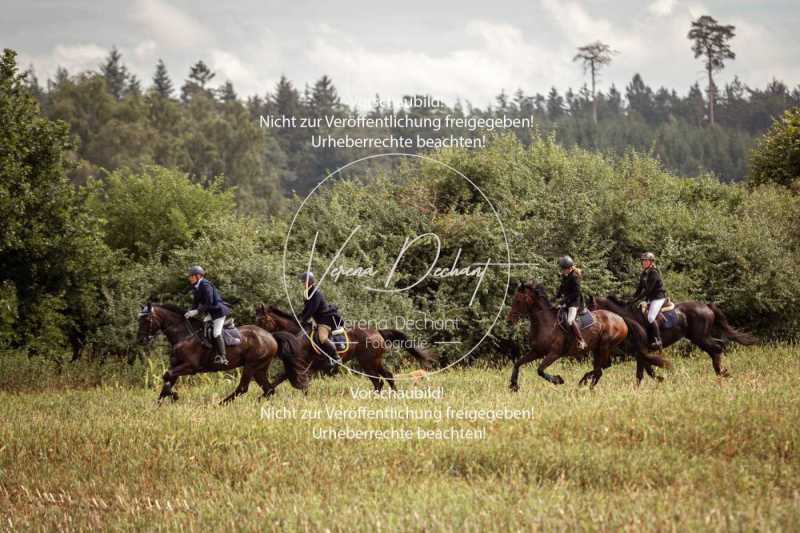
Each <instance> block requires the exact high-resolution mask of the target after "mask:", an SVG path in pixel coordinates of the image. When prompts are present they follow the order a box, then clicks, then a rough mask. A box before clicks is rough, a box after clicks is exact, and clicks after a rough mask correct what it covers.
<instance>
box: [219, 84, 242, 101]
mask: <svg viewBox="0 0 800 533" xmlns="http://www.w3.org/2000/svg"><path fill="white" fill-rule="evenodd" d="M217 98H219V101H220V102H222V103H229V102H235V101H236V99H237V98H238V96H237V94H236V91H235V90H234V88H233V83H232V82H231V80H226V81H225V83H223V84H222V85H221V86H220V87H219V88H218V89H217Z"/></svg>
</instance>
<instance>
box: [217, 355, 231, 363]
mask: <svg viewBox="0 0 800 533" xmlns="http://www.w3.org/2000/svg"><path fill="white" fill-rule="evenodd" d="M214 364H215V365H221V366H228V365H229V364H230V361H228V358H227V357H225V356H224V355H219V354H218V355H215V356H214Z"/></svg>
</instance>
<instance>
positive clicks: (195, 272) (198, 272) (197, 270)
mask: <svg viewBox="0 0 800 533" xmlns="http://www.w3.org/2000/svg"><path fill="white" fill-rule="evenodd" d="M189 275H190V276H205V275H206V271H205V270H203V267H201V266H200V265H195V266H193V267H191V268H190V269H189Z"/></svg>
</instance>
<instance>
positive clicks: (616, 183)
mask: <svg viewBox="0 0 800 533" xmlns="http://www.w3.org/2000/svg"><path fill="white" fill-rule="evenodd" d="M110 60H111V62H110V64H109V65H107V66H106V67H109V68H105V69H104V71H103V72H102V73H84V74H81V75H78V76H75V77H69V76H61V77H60V78H61V80H60V81H58V80H56V82H54V84H53V85H52V86H51V87H50V89H49V90H48V91H46V94H42V92H41V91H39V90H37V89H36V87H37V85H36V84H35V83H32V82H31V81H30V79H29V77H26V76H25V75H24V74H23V73H21V72H20V71H19V68H18V67H17V65H16V59H15V53H14V52H13V51H11V50H6V51H5V52H4V54H3V57H2V60H0V121H2V123H3V125H4V127H3V130H2V133H0V170H1V171H2V176H1V177H2V179H0V210H2V212H3V217H2V219H0V238H1V239H2V240H1V241H0V273H1V274H2V277H1V278H0V347H14V348H17V349H24V350H26V351H27V352H28V353H31V354H37V353H38V354H44V355H48V356H52V357H55V358H61V357H62V356H63V354H64V349H65V347H67V346H69V344H70V343H72V344H73V345H74V346H75V347H84V346H90V347H91V348H92V351H93V352H94V353H96V354H103V353H113V354H122V353H129V352H130V351H131V350H135V349H136V348H135V346H136V345H135V331H136V325H137V319H136V316H137V312H138V310H139V308H140V306H141V305H142V304H143V303H144V302H146V301H147V300H148V299H153V300H156V301H166V302H172V303H177V304H179V305H188V303H189V296H188V294H187V286H186V280H185V277H184V273H185V270H186V268H187V265H190V264H196V263H201V264H203V265H204V267H206V269H207V270H208V271H209V272H210V273H211V275H212V277H213V279H214V281H215V283H216V284H217V285H218V286H219V287H220V289H221V290H222V292H223V294H225V295H226V297H227V298H229V299H230V300H231V301H232V302H235V303H236V305H235V307H234V313H235V316H236V317H237V318H238V319H239V320H240V321H244V322H250V321H252V318H253V317H252V314H253V306H254V305H255V304H256V303H258V302H267V303H277V304H279V305H281V304H283V303H285V294H284V291H283V282H282V278H281V275H282V257H283V241H284V238H285V236H286V232H287V228H288V221H289V219H290V217H289V216H287V215H288V214H289V213H290V211H289V210H288V209H286V210H285V211H283V210H282V208H281V206H282V205H284V204H288V207H292V206H293V205H296V204H295V202H296V198H287V199H283V200H281V199H280V196H281V187H282V186H283V185H282V181H281V180H286V181H285V183H292V180H294V181H295V182H302V179H303V177H302V176H304V174H297V175H294V177H293V178H291V179H290V178H289V177H288V175H287V174H286V172H289V170H288V169H290V168H299V167H294V166H293V165H295V163H292V161H291V159H290V156H289V155H287V153H288V154H293V155H294V156H296V155H298V154H300V153H302V146H303V143H302V142H301V139H299V138H298V139H294V140H295V141H296V142H297V143H298V146H299V147H300V151H298V152H294V153H292V152H291V151H289V152H285V151H284V150H283V148H282V146H284V144H285V143H287V142H288V141H290V140H292V137H291V136H288V137H287V136H282V135H281V134H280V132H278V133H277V134H274V133H272V132H269V131H264V130H259V129H258V128H256V127H255V126H252V124H253V123H254V121H252V120H251V118H252V113H254V111H252V110H251V108H252V107H253V106H255V100H254V99H251V100H250V101H249V102H247V103H245V102H242V101H240V100H239V99H238V98H235V97H233V90H232V88H231V87H230V86H229V85H225V86H223V90H222V91H215V90H212V89H210V88H209V87H208V81H209V79H210V75H211V73H209V72H208V71H207V70H204V69H202V68H201V67H198V69H197V70H196V71H195V72H193V74H192V78H191V81H190V82H187V84H185V85H184V86H183V87H182V90H181V97H180V98H177V97H172V96H171V95H172V94H173V92H174V91H175V89H171V83H168V78H166V77H157V78H156V79H157V80H161V81H160V82H159V83H157V84H156V85H155V86H154V88H151V89H148V90H147V91H146V94H142V90H141V87H140V85H139V84H138V82H137V81H136V80H135V79H133V78H132V77H130V76H129V75H127V74H125V75H124V76H119V77H118V76H115V75H112V74H111V72H112V71H113V70H114V69H113V68H110V67H111V66H113V63H114V59H113V57H112V58H110ZM119 68H122V67H121V64H120V67H119ZM159 70H160V71H162V72H165V71H164V70H163V69H159ZM108 79H110V80H112V81H113V80H116V82H114V83H109V82H108ZM280 86H281V87H284V88H287V87H290V85H289V84H288V82H286V81H285V80H284V81H283V82H282V83H281V85H280ZM323 89H324V90H323ZM112 90H113V91H114V92H111V91H112ZM86 91H89V92H86ZM225 94H227V95H228V96H230V98H228V97H225ZM287 94H289V95H291V97H290V98H289V100H288V101H289V102H290V104H291V102H295V103H296V104H297V105H302V106H305V105H308V102H309V101H312V102H316V104H314V105H315V106H318V107H317V109H318V111H317V112H322V111H319V110H321V109H324V108H323V107H321V106H322V102H324V101H327V102H328V104H326V105H330V106H333V107H334V108H337V109H339V110H340V111H341V109H342V108H339V107H337V106H338V105H339V104H337V103H336V99H331V98H330V97H331V95H333V94H334V92H333V88H332V85H331V84H329V83H328V82H327V81H324V82H323V81H321V82H320V83H319V84H318V86H317V87H315V90H311V91H310V92H309V94H310V96H309V97H303V98H300V97H299V96H298V97H297V98H296V99H295V93H294V92H293V91H288V92H287V90H283V91H279V92H277V93H276V95H284V96H286V95H287ZM315 94H316V96H314V95H315ZM324 95H328V96H327V97H324ZM309 98H310V100H309ZM281 101H282V100H281V99H280V98H278V97H277V96H274V97H271V98H270V99H269V100H268V101H266V102H261V104H260V106H267V108H269V106H276V105H284V104H279V103H278V102H281ZM304 102H305V103H304ZM749 102H750V104H749V105H754V103H753V98H750V99H749ZM291 105H294V104H291ZM512 105H516V104H508V106H512ZM508 106H507V107H508ZM256 107H258V106H256ZM603 109H604V106H601V107H600V110H601V114H600V117H601V120H600V121H599V124H600V126H601V127H602V125H603V124H604V120H603V119H602V117H603V113H605V111H602V110H603ZM723 109H724V106H720V107H719V108H718V113H719V115H718V117H719V120H720V121H722V120H724V119H723V117H724V116H725V113H724V112H723ZM506 111H507V112H510V111H508V109H507V110H506ZM257 112H263V109H260V110H258V111H257ZM469 112H471V113H476V112H477V111H475V110H470V111H469ZM491 112H493V113H494V112H496V110H493V111H491ZM53 117H60V118H61V119H65V120H67V121H62V120H53ZM632 117H634V118H632ZM635 117H636V115H632V114H631V113H628V115H627V116H624V115H623V118H621V119H620V120H623V121H628V120H640V119H639V118H635ZM561 120H564V121H567V122H568V121H569V120H572V118H571V117H570V116H569V115H568V118H562V119H561ZM641 120H644V119H643V118H642V119H641ZM676 120H678V119H676ZM565 123H566V122H565ZM251 126H252V128H251ZM159 128H161V129H162V130H163V131H166V132H170V133H168V134H167V135H164V136H162V135H161V134H159V133H158V132H159ZM698 128H699V126H698ZM713 128H717V129H719V130H720V131H723V126H720V125H716V126H714V127H713ZM242 131H246V132H247V134H243V133H242ZM526 135H527V136H526V137H524V138H523V139H520V134H519V132H517V134H516V135H515V134H512V133H507V134H504V135H496V136H494V137H493V138H492V142H491V143H490V144H489V146H488V147H487V148H486V149H484V150H480V151H471V150H463V149H450V150H442V151H439V152H434V153H431V154H429V155H430V156H431V157H434V158H436V159H438V160H439V161H441V162H443V163H446V164H447V165H449V166H451V167H453V168H457V169H459V170H460V171H462V172H464V173H465V174H466V175H468V176H469V177H470V179H471V180H473V181H474V182H475V183H476V184H477V185H478V186H479V187H480V188H481V189H482V190H483V191H484V192H485V193H486V194H487V195H488V196H489V197H490V198H491V199H492V202H493V203H494V205H495V206H496V207H497V210H498V212H499V216H500V217H501V219H502V220H503V223H504V225H505V226H506V232H507V234H508V236H509V241H510V247H511V254H512V261H513V262H518V263H524V264H527V265H529V266H527V267H525V268H523V269H519V270H515V271H514V272H513V276H514V278H515V279H528V278H534V277H535V278H537V279H540V280H544V281H545V282H546V283H547V285H548V286H550V287H553V286H554V285H555V283H556V282H557V272H556V269H555V267H554V264H555V263H554V260H555V258H556V257H557V256H558V255H561V254H563V253H568V254H570V255H572V256H574V257H575V258H576V260H577V262H578V264H579V266H581V267H582V268H583V270H584V273H585V287H586V290H587V292H589V293H594V294H601V293H607V292H616V293H624V292H629V291H630V289H631V287H632V286H633V285H634V284H635V282H636V279H637V275H638V272H637V266H636V257H637V256H638V254H639V253H640V252H641V251H642V250H645V249H647V250H652V251H654V252H655V253H656V254H657V255H658V256H659V258H660V265H661V266H662V269H663V271H664V273H665V279H666V283H667V286H668V288H669V290H670V294H671V296H672V297H673V298H675V299H676V300H682V299H687V298H692V299H700V300H707V301H713V302H716V303H718V304H719V305H721V306H722V307H723V308H724V309H725V311H726V313H727V314H728V315H729V316H730V317H731V319H732V321H734V322H735V323H736V324H737V325H740V326H742V327H745V328H746V329H751V330H753V331H756V332H758V333H759V334H761V335H764V336H767V337H783V338H792V337H794V336H796V334H797V331H798V327H800V322H798V320H799V319H798V315H797V314H796V313H795V307H796V302H797V300H798V298H800V267H798V263H797V261H796V257H797V255H798V253H800V196H798V195H797V194H791V193H787V191H792V190H793V191H795V192H797V191H798V190H800V187H798V185H799V184H800V111H798V108H795V109H794V110H790V111H788V112H787V113H785V115H784V117H783V118H782V119H781V120H780V121H778V122H777V123H776V125H775V126H773V128H772V129H771V131H770V133H769V135H767V136H766V137H764V138H763V140H761V141H759V143H758V149H757V150H756V152H755V153H756V157H755V158H754V168H755V170H756V174H755V176H754V179H753V180H752V181H751V183H750V184H749V186H747V187H745V186H743V185H741V184H726V183H723V182H720V181H719V180H717V179H715V178H713V177H712V176H709V175H702V176H698V177H695V178H688V177H678V176H675V175H674V174H673V173H671V172H669V171H668V170H667V169H666V168H665V167H666V165H665V163H664V162H663V161H659V160H658V159H656V158H654V157H651V156H650V155H648V154H641V153H637V152H636V151H635V150H630V149H626V150H625V153H624V154H623V155H622V156H617V155H613V154H610V153H603V152H602V151H600V152H598V151H589V150H585V149H583V148H580V147H578V146H564V144H563V143H560V142H558V134H547V133H545V132H538V133H537V132H526ZM287 146H291V145H287ZM271 150H274V152H273V151H271ZM276 154H279V156H276ZM324 155H325V154H319V155H318V157H320V158H322V157H323V156H324ZM328 155H329V156H330V157H337V156H339V155H337V154H335V153H332V154H328ZM330 162H331V161H324V162H323V160H322V159H313V164H320V165H321V164H325V165H328V164H330ZM306 163H307V164H311V163H309V162H306ZM273 165H276V166H273ZM308 168H311V167H308ZM100 169H102V171H100ZM276 169H282V172H283V173H281V172H279V171H278V170H276ZM412 170H413V169H412ZM412 170H409V169H408V168H403V167H402V166H400V167H398V168H396V169H393V171H392V173H391V174H389V173H387V172H386V171H385V169H382V168H371V169H370V170H369V174H370V175H369V178H370V179H369V180H363V181H362V182H360V183H355V182H353V181H351V180H342V181H339V182H336V183H334V184H332V186H331V187H330V189H328V190H327V191H326V194H325V195H324V197H323V196H315V197H314V199H313V203H312V207H313V208H312V209H311V210H310V211H309V212H310V214H311V218H309V219H308V220H306V221H305V223H304V224H303V225H302V226H303V228H304V230H303V232H302V234H303V235H305V238H306V239H311V238H312V236H313V230H314V229H315V228H318V229H320V230H323V231H325V232H327V233H328V234H330V235H334V236H336V235H339V236H341V235H347V234H348V232H349V228H352V227H353V225H355V224H360V225H361V226H363V228H364V230H363V231H362V234H363V235H362V234H360V237H359V238H363V239H364V242H363V243H362V247H363V249H378V248H380V247H381V246H384V245H385V243H386V242H388V241H389V240H392V239H394V240H396V239H401V240H402V237H403V232H402V231H398V228H405V230H406V231H407V232H411V233H413V232H414V231H415V230H421V227H420V224H421V223H423V222H425V223H426V224H427V226H426V227H431V226H433V227H440V228H441V232H442V238H443V242H452V241H453V239H449V238H448V235H449V233H448V232H456V234H457V235H458V236H459V239H457V240H458V242H459V245H460V246H461V247H463V250H462V251H460V252H459V251H458V250H455V249H452V247H444V248H443V249H442V255H441V257H442V262H443V264H447V262H448V261H452V260H453V259H454V257H455V255H454V254H457V253H460V254H462V257H463V258H465V260H468V259H469V258H471V257H481V254H483V253H484V252H485V250H487V249H488V247H489V246H495V247H496V246H499V244H500V243H499V241H498V238H499V236H498V234H497V232H496V231H494V230H493V227H494V226H493V224H488V223H487V220H489V218H487V217H489V213H487V212H486V206H485V205H484V204H483V202H476V201H474V198H473V194H474V193H473V192H471V191H470V190H467V189H465V188H464V183H463V181H462V180H461V179H460V178H457V177H455V176H454V175H453V174H451V173H449V172H445V171H442V170H441V168H438V167H436V166H430V167H428V166H423V168H422V171H419V172H417V171H412ZM308 175H311V174H308ZM265 176H266V177H268V178H269V179H267V178H265ZM389 178H391V179H389ZM262 207H266V208H267V209H268V210H269V211H268V213H267V216H264V213H263V212H260V211H256V212H255V213H254V212H253V210H259V209H261V208H262ZM376 214H380V216H376ZM465 239H467V242H466V244H465ZM336 242H337V240H336V239H335V238H334V239H329V240H326V239H322V240H321V241H320V244H319V247H318V251H317V256H318V258H319V259H318V260H319V262H320V263H319V264H320V265H321V264H327V262H328V261H329V260H330V259H331V257H332V256H333V253H334V249H333V248H332V247H334V246H335V244H336ZM309 244H310V243H309ZM301 249H302V248H301ZM309 249H310V248H309ZM359 257H360V256H358V257H356V256H353V257H350V256H349V255H348V254H347V253H345V255H344V256H343V257H342V261H343V262H345V263H346V262H348V261H357V260H359ZM295 259H297V258H295ZM381 260H383V261H386V260H387V258H386V257H383V259H380V258H379V259H377V261H381ZM386 266H387V265H384V264H376V267H377V268H380V267H386ZM487 286H488V285H487ZM297 290H298V293H299V287H297ZM452 290H453V288H452V287H449V286H446V285H436V284H423V285H420V288H419V291H411V292H408V293H403V294H402V295H400V296H398V298H397V299H396V301H394V302H392V303H391V307H392V309H391V310H392V311H394V312H398V313H399V312H403V310H408V309H412V308H414V309H420V308H422V309H426V310H427V311H428V312H430V313H431V315H433V317H434V318H441V316H439V315H441V314H442V313H446V314H447V316H448V317H449V318H458V319H459V320H460V321H462V322H463V323H466V324H468V325H469V327H468V328H467V330H468V331H474V332H475V333H476V334H480V332H482V331H485V329H486V327H487V324H485V323H483V321H484V320H485V317H478V316H476V315H475V314H474V313H472V312H471V311H470V309H468V308H452V307H451V306H448V305H447V302H450V301H453V298H452V297H451V296H452V294H450V293H449V292H448V291H452ZM326 292H327V293H328V295H329V297H330V298H331V299H332V300H333V301H334V302H336V303H337V304H338V305H339V307H340V309H342V311H343V313H344V314H345V316H346V318H347V319H350V320H357V319H369V318H371V317H372V316H373V314H374V313H380V312H381V311H387V310H386V309H383V310H381V309H374V308H372V307H371V305H372V303H371V302H367V301H365V299H364V298H356V297H354V296H353V292H352V291H351V290H348V285H347V282H346V281H345V282H343V283H335V284H333V285H331V286H329V287H328V289H327V290H326ZM501 297H502V294H497V293H496V291H495V292H486V293H481V294H479V300H480V305H481V307H482V308H486V309H488V308H492V307H493V306H495V305H496V304H497V303H498V302H499V300H498V298H501ZM514 334H518V332H517V333H515V332H513V331H509V329H508V325H507V324H505V322H504V321H500V323H499V324H498V326H497V328H496V329H495V335H496V336H493V337H492V338H490V339H489V341H488V342H487V343H485V344H484V345H482V348H481V350H479V351H476V352H475V354H474V355H475V357H488V356H501V357H502V355H503V354H504V353H505V352H504V351H503V349H502V348H500V346H501V343H500V340H499V339H500V338H506V337H508V336H512V335H514ZM440 335H443V336H444V337H443V338H439V339H438V340H445V341H446V340H447V338H446V335H447V333H446V332H444V333H440ZM429 340H430V339H429ZM441 355H442V357H443V359H444V360H448V358H449V357H452V356H453V354H449V353H446V352H442V354H441Z"/></svg>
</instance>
